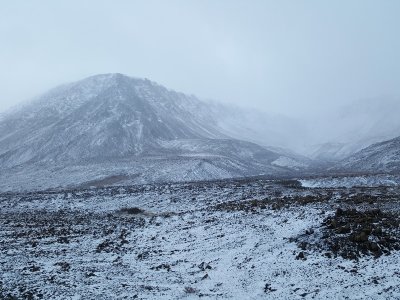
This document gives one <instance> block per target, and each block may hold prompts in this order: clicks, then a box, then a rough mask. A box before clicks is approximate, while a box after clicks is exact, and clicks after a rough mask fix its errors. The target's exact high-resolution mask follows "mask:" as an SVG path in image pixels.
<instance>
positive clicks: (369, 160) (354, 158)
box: [335, 137, 400, 173]
mask: <svg viewBox="0 0 400 300" xmlns="http://www.w3.org/2000/svg"><path fill="white" fill-rule="evenodd" d="M335 169H336V170H339V169H345V170H351V171H355V172H371V173H376V172H400V137H397V138H394V139H391V140H388V141H384V142H380V143H376V144H373V145H371V146H369V147H367V148H365V149H362V150H361V151H359V152H357V153H355V154H353V155H351V156H349V157H348V158H346V159H345V160H343V161H341V162H340V164H339V165H338V166H336V167H335Z"/></svg>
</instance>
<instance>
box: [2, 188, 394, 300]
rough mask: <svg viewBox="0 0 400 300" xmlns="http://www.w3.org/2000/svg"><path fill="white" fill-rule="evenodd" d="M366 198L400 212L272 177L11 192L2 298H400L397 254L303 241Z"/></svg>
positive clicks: (390, 203)
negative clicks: (331, 248) (352, 256)
mask: <svg viewBox="0 0 400 300" xmlns="http://www.w3.org/2000/svg"><path fill="white" fill-rule="evenodd" d="M366 194H368V195H369V198H368V201H369V202H368V203H364V202H362V203H361V204H357V205H358V206H357V208H358V209H366V207H365V206H366V205H367V206H371V207H374V208H376V207H379V208H381V209H383V210H385V209H387V210H389V209H390V210H392V211H396V210H397V211H398V207H397V205H398V202H397V200H393V199H395V198H396V195H397V196H398V195H399V190H398V188H397V187H391V188H369V189H362V188H352V189H329V190H325V189H307V188H302V187H299V186H297V187H296V185H294V184H292V183H291V182H288V181H283V182H274V181H267V180H249V181H235V180H229V181H215V182H205V183H185V184H160V185H142V186H131V187H112V188H103V189H90V190H69V191H68V190H66V191H59V192H43V193H38V192H36V193H21V194H12V193H8V194H0V222H1V224H0V241H1V243H0V274H1V275H0V298H5V299H13V298H11V297H12V296H15V297H17V298H26V299H39V298H43V299H136V298H137V299H197V298H199V297H202V298H204V299H215V298H221V299H227V298H233V299H303V298H305V299H308V298H309V299H311V298H313V299H396V298H399V297H400V271H399V265H400V253H399V252H398V251H392V252H391V253H390V255H383V256H380V257H378V258H374V257H372V256H362V257H361V258H360V259H359V260H348V259H344V258H342V257H340V256H338V257H334V256H332V257H331V258H328V257H327V256H326V255H325V253H324V252H326V251H327V250H326V249H319V250H318V249H317V250H309V249H308V250H306V251H302V250H301V249H300V248H299V246H298V244H297V243H296V242H295V241H296V239H298V238H299V237H303V236H305V235H306V234H307V237H308V238H309V239H310V240H320V239H321V236H322V235H323V234H324V232H323V229H322V227H321V224H322V222H323V220H324V219H325V218H326V217H328V216H331V215H333V214H334V212H335V211H336V209H337V208H338V207H352V206H353V205H354V202H353V201H352V200H351V199H353V198H354V197H355V196H357V195H363V197H364V196H365V195H366ZM371 197H372V198H371ZM361 198H362V197H361ZM349 199H350V200H351V201H350V200H349ZM371 199H373V201H371ZM349 201H350V202H349ZM136 207H137V208H140V209H141V210H142V211H135V210H132V211H130V212H129V211H126V210H124V208H136ZM393 208H395V209H393ZM301 252H302V253H303V254H302V255H303V256H302V257H301V259H299V254H300V253H301ZM7 297H9V298H7ZM29 297H30V298H29Z"/></svg>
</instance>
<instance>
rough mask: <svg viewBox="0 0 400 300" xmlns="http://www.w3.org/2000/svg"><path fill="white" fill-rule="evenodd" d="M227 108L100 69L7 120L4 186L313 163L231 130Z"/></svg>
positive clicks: (0, 160)
mask: <svg viewBox="0 0 400 300" xmlns="http://www.w3.org/2000/svg"><path fill="white" fill-rule="evenodd" d="M224 111H225V110H224V108H223V107H219V108H217V106H211V105H208V104H207V103H204V102H202V101H200V100H198V99H197V98H196V97H194V96H188V95H185V94H182V93H178V92H175V91H172V90H168V89H166V88H165V87H163V86H161V85H158V84H156V83H154V82H152V81H150V80H147V79H138V78H131V77H127V76H125V75H122V74H103V75H96V76H92V77H89V78H86V79H84V80H81V81H78V82H75V83H71V84H66V85H63V86H60V87H57V88H55V89H53V90H51V91H49V92H48V93H46V94H44V95H43V96H41V97H39V98H38V99H35V100H33V101H32V102H30V103H29V104H27V105H25V106H23V107H20V108H18V109H15V110H13V111H11V112H8V113H7V114H5V115H3V116H2V117H1V119H0V170H1V175H0V181H1V182H2V183H0V189H5V190H7V189H11V190H12V189H18V188H24V189H25V188H29V189H31V188H33V189H34V188H46V187H58V186H78V185H82V184H84V185H85V184H86V185H90V184H93V185H96V184H99V183H112V184H117V183H118V184H123V183H126V184H130V183H144V182H154V181H191V180H208V179H219V178H230V177H241V176H250V175H262V174H266V175H282V174H288V173H290V172H293V171H298V170H303V169H306V168H308V167H309V165H310V163H311V161H310V160H308V159H306V158H304V157H302V156H299V155H294V154H291V153H289V152H286V151H282V152H280V151H279V150H278V149H274V150H271V149H267V148H266V147H263V146H260V145H257V144H255V143H252V142H249V141H244V140H240V139H238V138H237V137H232V136H231V135H229V130H228V129H227V128H226V127H225V128H224V127H223V126H221V124H226V122H221V116H223V115H224Z"/></svg>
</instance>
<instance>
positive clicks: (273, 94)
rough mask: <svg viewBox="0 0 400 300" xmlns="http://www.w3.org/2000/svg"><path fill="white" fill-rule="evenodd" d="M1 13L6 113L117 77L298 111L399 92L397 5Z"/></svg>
mask: <svg viewBox="0 0 400 300" xmlns="http://www.w3.org/2000/svg"><path fill="white" fill-rule="evenodd" d="M0 5H1V6H0V7H1V9H0V111H4V110H5V109H7V108H8V107H10V106H12V105H13V104H16V103H18V102H21V101H24V100H28V99H29V98H32V97H33V96H36V95H38V94H40V93H42V92H44V91H46V90H47V89H49V88H52V87H54V86H55V85H58V84H61V83H65V82H70V81H75V80H79V79H82V78H84V77H87V76H90V75H94V74H98V73H109V72H119V73H124V74H127V75H131V76H136V77H146V78H149V79H151V80H154V81H156V82H158V83H160V84H163V85H165V86H166V87H168V88H172V89H175V90H178V91H183V92H186V93H190V94H195V95H197V96H199V97H201V98H212V99H218V100H221V101H224V102H232V103H236V104H243V105H249V106H253V107H259V108H262V109H264V110H267V111H271V112H284V113H287V114H291V115H294V114H297V113H306V112H308V111H311V112H315V111H319V110H329V109H333V108H335V107H336V106H340V105H343V104H346V103H348V102H350V101H353V100H358V99H362V98H365V97H368V98H370V97H376V96H382V95H394V96H396V95H400V59H399V58H400V54H399V53H400V18H399V15H400V1H397V0H393V1H390V0H386V1H382V0H376V1H367V0H360V1H348V0H343V1H311V0H310V1H300V0H293V1H282V0H279V1H278V0H276V1H266V0H261V1H255V0H253V1H248V0H243V1H233V0H226V1H222V0H218V1H217V0H210V1H204V0H197V1H194V0H193V1H190V0H182V1H172V0H160V1H149V0H142V1H118V0H113V1H100V0H95V1H82V0H80V1H71V0H68V1H44V0H42V1H22V0H21V1H18V0H12V1H11V0H7V1H3V0H0Z"/></svg>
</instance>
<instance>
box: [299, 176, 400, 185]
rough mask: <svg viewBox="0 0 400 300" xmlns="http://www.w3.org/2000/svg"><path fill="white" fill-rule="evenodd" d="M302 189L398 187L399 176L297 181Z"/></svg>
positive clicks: (399, 182) (335, 177)
mask: <svg viewBox="0 0 400 300" xmlns="http://www.w3.org/2000/svg"><path fill="white" fill-rule="evenodd" d="M299 181H300V182H301V184H302V186H303V187H307V188H337V187H347V188H350V187H356V186H364V187H379V186H399V185H400V176H399V175H388V174H381V175H364V176H334V177H319V178H314V179H301V180H299Z"/></svg>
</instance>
